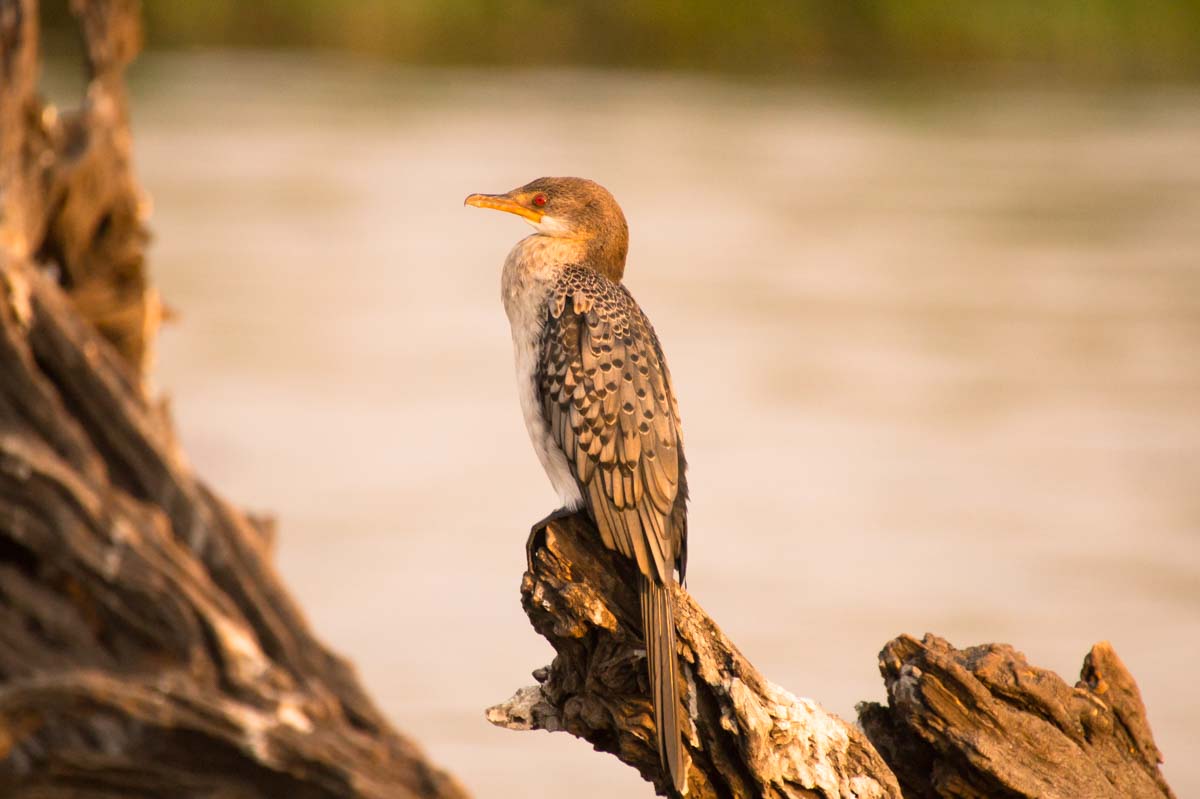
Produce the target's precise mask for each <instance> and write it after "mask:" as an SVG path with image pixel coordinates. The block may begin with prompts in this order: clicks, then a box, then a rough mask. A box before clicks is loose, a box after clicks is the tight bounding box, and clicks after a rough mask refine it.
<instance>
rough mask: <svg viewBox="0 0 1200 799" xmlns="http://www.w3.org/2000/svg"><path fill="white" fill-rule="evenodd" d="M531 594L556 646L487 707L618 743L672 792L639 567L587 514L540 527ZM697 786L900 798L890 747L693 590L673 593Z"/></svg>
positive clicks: (502, 715)
mask: <svg viewBox="0 0 1200 799" xmlns="http://www.w3.org/2000/svg"><path fill="white" fill-rule="evenodd" d="M539 544H540V545H539V546H538V547H537V549H536V550H535V558H534V570H533V573H526V575H525V578H524V580H523V581H522V583H521V601H522V604H523V605H524V607H525V612H526V613H527V614H528V615H529V620H530V621H531V622H532V623H533V627H534V629H535V630H537V631H538V633H540V634H541V635H543V636H545V638H546V639H547V640H548V641H549V642H550V644H551V645H552V646H553V647H554V648H555V650H556V651H557V652H558V656H557V657H556V658H555V659H554V663H553V664H552V665H551V666H549V667H547V668H546V669H541V670H539V671H538V672H535V674H534V676H535V678H537V679H538V680H539V682H540V684H539V685H536V686H532V687H529V688H524V689H522V690H520V691H518V692H517V694H516V695H515V696H513V697H512V698H511V699H509V700H508V701H507V702H504V703H503V704H500V705H497V706H495V707H493V708H491V709H490V710H488V719H489V720H490V721H491V722H492V723H493V724H497V725H499V726H503V727H508V728H510V729H540V730H550V731H557V730H565V731H567V732H570V733H571V734H573V735H576V736H578V737H580V738H584V739H586V740H587V741H589V742H590V743H591V744H593V745H594V746H595V747H596V748H597V749H599V750H601V751H604V752H611V753H613V754H615V755H617V757H619V758H620V759H621V760H622V761H623V762H625V763H627V764H629V765H631V766H633V767H634V768H636V769H637V770H638V772H639V773H641V775H642V776H643V777H644V778H645V779H647V780H650V781H652V782H653V783H654V786H655V788H656V790H657V791H658V792H659V793H660V794H662V795H664V796H665V795H669V794H668V791H669V790H671V789H670V782H669V780H667V779H666V778H665V777H664V775H663V774H662V772H661V770H660V766H659V760H658V751H657V749H656V748H655V743H654V741H655V738H654V735H653V727H652V725H653V718H654V716H653V712H652V708H651V705H650V699H649V694H648V692H647V685H646V674H645V671H646V665H645V654H644V649H643V644H642V640H641V629H640V628H641V621H640V619H641V616H640V615H639V613H640V612H639V610H638V597H637V591H636V589H635V588H633V586H636V584H637V583H636V580H635V578H634V568H633V566H632V565H631V564H630V563H627V562H626V561H625V560H623V559H622V558H620V557H618V556H615V555H614V554H613V553H611V552H609V551H608V550H606V549H605V548H604V546H603V545H602V544H601V543H600V537H599V534H598V533H597V532H596V529H595V527H593V526H592V524H591V522H590V521H589V520H588V519H587V518H586V517H584V516H582V515H581V514H576V515H574V516H570V517H568V518H566V519H564V520H562V521H555V522H551V523H550V524H549V526H547V527H545V528H543V530H542V533H541V535H540V538H539ZM675 597H676V605H675V621H676V626H677V629H678V640H679V648H680V654H681V659H682V661H683V674H684V677H685V680H686V682H687V687H686V691H685V692H683V696H684V697H686V698H685V700H684V701H685V702H686V703H687V705H688V707H689V711H690V716H691V722H692V723H691V729H690V730H686V729H685V732H684V738H685V743H686V744H687V748H688V753H689V754H690V756H691V759H692V766H691V769H690V771H689V773H688V796H690V797H695V798H696V799H723V798H727V797H758V796H762V797H779V798H780V799H782V798H783V797H789V798H790V797H822V798H825V799H833V797H842V796H857V797H860V799H871V798H876V797H899V796H900V788H899V786H898V785H897V783H896V779H895V777H894V776H892V773H891V771H890V770H889V769H888V767H887V765H886V764H885V763H884V761H883V758H881V757H880V756H879V754H878V753H877V752H876V751H875V750H874V749H873V748H872V747H871V744H870V743H869V742H868V741H867V739H866V736H864V735H863V734H862V732H860V731H859V730H858V729H856V728H855V727H854V726H852V725H850V724H847V723H846V722H844V721H842V720H841V719H839V718H838V717H837V716H834V715H833V714H831V713H829V712H827V711H825V710H824V709H823V708H821V707H820V706H819V705H817V704H816V703H814V702H812V701H811V700H808V699H801V698H797V697H795V696H793V695H792V694H790V693H789V692H788V691H786V690H784V689H783V688H780V687H779V686H777V685H774V684H772V683H771V682H769V681H767V680H766V679H764V678H763V676H762V675H761V674H759V673H758V671H757V670H756V669H755V668H754V667H753V666H752V665H750V663H749V662H747V661H746V659H745V658H744V657H742V654H741V653H740V652H739V651H738V650H737V647H735V646H734V645H733V643H732V642H731V641H730V640H729V639H728V638H726V637H725V634H724V633H722V632H721V630H720V628H719V627H717V625H716V623H715V622H714V621H713V620H712V619H710V618H709V617H708V616H707V615H706V614H705V613H704V611H703V610H702V609H701V608H700V606H699V605H697V604H696V602H695V600H693V599H692V598H691V597H690V596H689V595H688V594H687V592H686V591H683V590H678V591H676V594H675Z"/></svg>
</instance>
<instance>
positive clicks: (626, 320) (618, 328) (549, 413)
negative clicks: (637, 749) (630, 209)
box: [464, 177, 689, 794]
mask: <svg viewBox="0 0 1200 799" xmlns="http://www.w3.org/2000/svg"><path fill="white" fill-rule="evenodd" d="M464 204H465V205H470V206H475V207H477V208H489V209H494V210H497V211H505V212H507V213H510V214H515V215H516V216H518V217H520V218H521V219H524V220H525V221H526V222H528V223H529V224H530V225H532V226H533V228H534V232H533V233H532V234H530V235H529V236H526V237H525V238H523V239H521V240H520V241H518V242H517V244H516V245H515V246H514V247H513V248H512V250H511V251H510V252H509V253H508V257H507V258H506V259H505V261H504V267H503V270H502V272H501V278H500V292H501V298H502V300H503V303H504V310H505V313H506V314H507V316H508V320H509V325H510V328H511V330H512V342H513V360H514V364H515V367H516V377H517V387H518V395H519V397H520V404H521V410H522V413H523V415H524V418H525V426H526V429H527V430H528V432H529V438H530V441H531V442H532V444H533V448H534V451H535V452H536V453H537V457H538V460H539V461H540V462H541V465H542V468H543V469H544V470H545V472H546V475H547V476H548V477H549V478H550V483H551V485H552V486H553V487H554V490H555V492H556V493H557V494H558V497H559V500H560V501H561V502H562V508H561V509H560V510H558V511H556V512H555V513H552V514H551V515H550V516H548V517H547V519H551V518H555V517H560V516H562V515H565V514H567V513H571V512H575V511H578V510H580V509H584V510H586V512H587V514H588V516H590V517H591V520H592V521H593V522H594V523H595V526H596V529H597V530H598V531H599V534H600V537H601V539H602V541H603V543H604V545H605V546H606V547H608V548H609V549H612V550H615V551H616V552H618V553H620V555H622V556H624V557H625V558H628V559H630V560H632V561H633V562H634V563H635V564H636V566H637V573H638V577H637V581H638V585H637V588H638V595H639V598H640V602H641V615H642V630H643V638H644V640H645V644H646V662H647V668H648V672H649V675H648V676H649V685H650V692H651V697H652V702H653V707H654V721H655V727H656V738H657V748H658V755H659V760H660V762H661V764H662V767H663V770H664V773H665V774H666V775H667V776H668V777H669V779H670V781H671V783H672V784H673V785H674V787H675V790H676V791H677V792H678V793H680V794H686V792H687V769H688V765H689V761H688V758H687V753H686V751H685V749H684V746H683V741H682V737H681V736H682V733H681V722H682V718H681V715H682V714H683V712H684V711H683V710H682V708H681V704H680V693H679V682H680V673H679V661H678V658H677V656H676V651H675V620H674V608H673V605H672V598H671V596H672V589H673V586H674V584H675V583H676V577H675V574H676V572H678V575H679V578H678V579H679V582H681V583H682V581H683V580H684V577H685V575H686V571H687V499H688V491H687V479H686V471H687V464H686V461H685V459H684V454H683V432H682V429H681V427H680V423H679V407H678V403H677V401H676V399H675V392H674V389H673V387H672V385H671V374H670V372H669V371H668V370H667V362H666V358H665V357H664V356H663V350H662V346H661V345H660V344H659V341H658V337H657V336H656V335H655V332H654V328H653V326H651V324H650V320H649V319H648V318H647V317H646V314H645V313H643V312H642V309H641V307H639V306H638V304H637V302H636V301H635V300H634V298H633V295H632V294H630V293H629V290H628V289H627V288H626V287H625V285H624V284H623V283H622V278H623V277H624V274H625V259H626V255H627V254H628V251H629V227H628V224H627V223H626V221H625V215H624V213H623V212H622V211H621V207H620V206H619V205H618V204H617V201H616V199H615V198H614V197H613V196H612V194H611V193H609V191H608V190H607V189H605V188H604V187H603V186H601V185H600V184H599V183H596V182H594V181H592V180H587V179H585V178H577V177H543V178H538V179H537V180H534V181H532V182H530V183H527V184H525V185H524V186H520V187H518V188H515V189H513V190H511V191H508V192H505V193H503V194H472V195H470V196H469V197H467V198H466V200H465V201H464ZM534 529H535V530H536V529H538V528H537V526H535V528H534ZM530 546H532V537H531V543H530V544H528V545H527V555H528V556H529V557H530V558H531V560H530V563H531V564H532V552H531V551H529V547H530Z"/></svg>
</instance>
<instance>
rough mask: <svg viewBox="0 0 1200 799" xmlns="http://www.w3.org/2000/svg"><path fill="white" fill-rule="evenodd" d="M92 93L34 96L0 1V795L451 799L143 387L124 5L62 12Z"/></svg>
mask: <svg viewBox="0 0 1200 799" xmlns="http://www.w3.org/2000/svg"><path fill="white" fill-rule="evenodd" d="M72 9H73V10H74V11H75V13H76V15H77V17H78V18H79V20H80V24H81V27H82V29H83V32H84V38H85V43H86V51H87V55H88V65H89V71H90V78H91V79H90V83H89V87H88V94H87V98H86V100H85V103H84V107H83V109H82V110H81V111H79V112H77V113H73V114H66V115H60V114H58V113H57V112H56V111H55V110H54V109H51V108H48V107H44V106H42V105H41V103H40V101H39V100H38V99H37V97H36V94H35V93H34V92H35V83H36V73H37V28H36V20H37V9H36V5H35V3H34V2H33V1H32V0H0V43H2V44H3V49H2V50H0V213H2V215H0V795H3V796H14V795H22V796H29V795H36V796H39V797H64V798H65V797H118V796H120V797H128V796H138V797H164V799H165V798H166V797H188V796H204V797H229V798H230V799H232V798H233V797H259V796H261V797H284V796H286V797H380V799H382V798H383V797H435V798H437V799H442V798H445V799H451V798H452V797H455V798H456V797H463V796H465V793H464V791H463V790H462V788H461V787H460V786H459V785H458V784H457V783H456V782H455V781H454V779H453V778H452V777H450V776H449V775H447V774H445V773H444V772H442V771H440V770H438V769H437V768H435V767H434V766H432V765H430V764H429V763H428V761H427V760H426V759H425V757H424V755H423V754H422V753H421V752H420V751H419V750H418V749H417V747H416V746H415V745H414V744H413V743H411V742H410V741H409V740H408V739H406V738H404V737H402V736H401V735H400V734H399V733H397V732H396V731H395V730H394V729H392V727H391V726H390V725H389V724H388V722H387V721H386V720H385V719H384V718H383V716H382V714H380V713H379V711H378V710H377V709H376V708H375V707H374V705H373V704H372V703H371V701H370V700H369V699H368V698H367V696H366V695H365V694H364V693H363V691H362V689H361V687H360V686H359V684H358V681H357V679H356V677H355V676H354V673H353V670H352V668H351V667H350V666H349V664H347V663H346V662H345V661H343V660H341V659H340V658H338V657H337V656H335V655H334V654H332V653H331V652H329V651H328V650H327V649H326V648H325V647H324V646H323V645H322V644H321V643H320V642H319V641H317V640H316V639H315V638H314V637H313V635H312V633H311V631H310V630H309V629H308V625H307V624H306V622H305V620H304V618H303V616H302V615H301V613H300V611H299V609H298V608H297V607H296V606H295V605H294V603H293V602H292V600H291V599H290V597H289V596H288V595H287V592H286V591H285V590H284V588H283V586H282V585H280V583H279V580H278V578H277V576H276V575H275V573H274V571H273V569H272V568H271V566H270V563H269V551H268V549H269V534H268V533H269V530H270V524H269V522H262V521H257V520H254V519H252V518H250V517H248V516H246V515H245V514H243V513H241V512H240V511H238V510H237V509H236V508H233V507H232V506H230V505H228V504H227V503H225V502H224V501H222V500H221V499H220V498H218V497H217V496H216V495H215V494H213V493H212V492H211V491H210V490H208V488H207V487H206V486H205V485H204V484H203V483H202V482H201V481H200V480H199V479H197V478H196V476H195V475H194V474H192V472H191V469H190V468H189V467H188V465H187V462H186V460H185V458H184V456H183V454H182V453H181V452H180V451H179V449H178V447H177V445H176V442H175V438H174V435H173V433H172V429H171V425H170V421H169V418H168V414H167V412H166V410H165V408H164V407H163V406H162V405H160V404H159V403H157V402H155V401H154V400H153V398H152V397H151V396H150V395H149V394H148V392H147V390H146V389H145V388H144V385H143V383H144V381H143V379H142V376H143V372H142V370H144V369H145V367H146V365H147V353H148V352H149V350H150V346H151V344H152V342H153V337H154V334H155V331H156V329H157V325H158V316H157V311H156V308H157V298H156V295H154V293H153V291H152V290H151V289H149V288H148V283H147V281H146V279H145V274H144V271H143V261H142V245H143V243H144V241H145V230H144V226H143V223H142V216H143V210H142V209H143V207H144V203H142V201H141V199H140V196H139V190H138V188H137V186H136V183H135V182H134V180H133V178H132V175H131V172H130V169H129V152H130V138H129V130H128V125H127V118H128V114H127V108H126V99H125V90H124V86H123V83H122V78H121V73H122V70H123V68H124V66H125V65H126V64H127V63H128V62H129V60H130V59H131V58H132V57H133V54H134V53H135V52H136V49H137V42H138V27H137V17H136V12H137V4H136V3H135V2H133V0H74V2H72Z"/></svg>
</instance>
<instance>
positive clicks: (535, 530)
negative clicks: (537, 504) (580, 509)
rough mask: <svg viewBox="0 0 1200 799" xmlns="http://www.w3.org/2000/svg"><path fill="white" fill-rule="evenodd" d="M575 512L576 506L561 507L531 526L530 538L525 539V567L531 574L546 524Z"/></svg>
mask: <svg viewBox="0 0 1200 799" xmlns="http://www.w3.org/2000/svg"><path fill="white" fill-rule="evenodd" d="M574 513H575V509H574V508H559V509H558V510H556V511H554V512H553V513H551V514H550V515H548V516H547V517H546V518H544V519H542V520H541V521H539V522H537V523H535V524H534V525H533V527H530V528H529V538H527V539H526V540H525V567H526V569H527V570H528V571H529V573H530V574H533V555H534V553H535V552H537V548H538V547H539V546H541V545H542V536H541V534H542V533H543V532H545V530H546V525H548V524H550V522H556V521H558V520H560V519H565V518H567V517H568V516H570V515H572V514H574Z"/></svg>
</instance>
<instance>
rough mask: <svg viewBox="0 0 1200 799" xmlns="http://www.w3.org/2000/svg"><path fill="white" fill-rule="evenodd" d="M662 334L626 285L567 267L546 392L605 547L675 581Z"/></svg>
mask: <svg viewBox="0 0 1200 799" xmlns="http://www.w3.org/2000/svg"><path fill="white" fill-rule="evenodd" d="M660 353H661V350H660V348H659V346H658V341H657V339H656V337H655V335H654V329H653V328H652V327H651V326H650V323H649V321H648V320H647V319H646V317H645V315H644V314H643V313H642V311H641V309H640V308H639V307H638V306H637V303H636V302H634V300H633V297H631V296H630V295H629V292H627V291H626V290H625V288H624V287H623V286H620V285H618V284H615V283H612V282H611V281H609V280H607V279H606V278H604V277H602V276H600V275H598V274H596V273H594V272H592V271H591V270H587V269H582V268H569V269H567V270H566V271H565V272H564V274H563V276H562V278H561V279H560V280H559V283H558V285H557V287H556V290H555V291H554V292H553V293H552V295H551V303H550V307H549V308H548V310H547V321H546V326H545V328H544V332H543V335H542V347H541V361H540V363H539V368H538V376H537V380H538V386H537V388H538V391H539V395H540V397H541V400H542V411H543V413H544V414H545V417H546V422H547V424H548V425H549V429H550V433H551V435H552V436H553V437H554V440H555V441H556V442H557V443H558V445H559V447H561V448H562V450H563V452H564V453H565V454H566V456H567V461H568V462H569V463H570V464H571V468H572V470H573V472H574V474H575V477H576V479H577V480H578V481H579V483H580V485H581V486H582V487H583V494H584V496H585V498H586V500H587V503H588V506H589V507H590V508H591V510H592V515H593V516H594V517H595V519H596V525H597V527H599V528H600V533H601V535H602V536H603V537H604V543H605V544H606V545H607V546H609V547H611V548H613V549H616V550H618V551H619V552H621V553H622V554H623V555H626V556H627V557H630V558H634V559H636V560H637V563H638V567H639V569H640V570H641V572H642V573H643V574H645V575H646V576H648V577H657V578H658V579H659V580H661V581H666V580H668V579H669V578H670V576H671V574H672V570H673V569H674V567H675V564H676V560H677V558H678V557H679V555H680V552H681V549H682V541H681V540H680V535H681V534H682V531H679V530H675V529H674V525H673V524H672V521H671V518H672V515H671V514H672V510H673V508H674V506H675V499H676V496H677V495H678V493H679V483H680V455H679V447H680V441H679V426H678V424H677V415H678V412H677V411H676V410H675V405H674V397H673V396H672V393H671V387H670V375H669V374H668V372H667V365H666V363H665V362H664V361H663V359H662V357H661V354H660Z"/></svg>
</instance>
